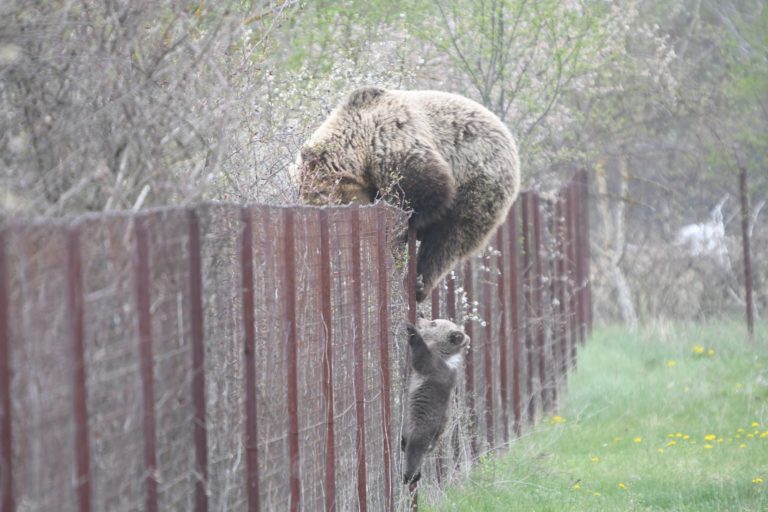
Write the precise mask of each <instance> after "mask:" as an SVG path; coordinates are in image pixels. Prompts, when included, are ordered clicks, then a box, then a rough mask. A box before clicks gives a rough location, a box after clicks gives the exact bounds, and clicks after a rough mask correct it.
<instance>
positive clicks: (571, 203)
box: [566, 182, 579, 365]
mask: <svg viewBox="0 0 768 512" xmlns="http://www.w3.org/2000/svg"><path fill="white" fill-rule="evenodd" d="M575 196H576V187H575V186H574V184H573V182H571V183H569V184H568V188H567V198H568V200H567V202H566V219H567V220H566V226H567V227H566V233H567V240H568V244H567V248H568V252H567V254H568V260H567V261H568V266H567V268H568V319H569V320H568V327H569V329H568V330H569V334H570V342H569V344H570V348H571V355H570V361H571V365H575V364H576V345H577V343H578V338H579V324H578V301H577V300H576V291H577V286H578V283H577V281H576V211H577V210H576V199H575Z"/></svg>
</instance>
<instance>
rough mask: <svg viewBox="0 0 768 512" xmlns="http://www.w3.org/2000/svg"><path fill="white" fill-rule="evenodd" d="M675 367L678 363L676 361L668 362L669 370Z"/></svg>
mask: <svg viewBox="0 0 768 512" xmlns="http://www.w3.org/2000/svg"><path fill="white" fill-rule="evenodd" d="M675 365H677V361H675V360H674V359H670V360H669V361H667V368H674V367H675Z"/></svg>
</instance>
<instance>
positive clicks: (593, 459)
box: [589, 455, 600, 462]
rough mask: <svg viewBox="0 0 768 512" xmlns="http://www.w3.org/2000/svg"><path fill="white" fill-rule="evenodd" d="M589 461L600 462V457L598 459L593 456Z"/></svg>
mask: <svg viewBox="0 0 768 512" xmlns="http://www.w3.org/2000/svg"><path fill="white" fill-rule="evenodd" d="M589 460H591V461H592V462H600V457H596V456H594V455H593V456H592V457H590V458H589Z"/></svg>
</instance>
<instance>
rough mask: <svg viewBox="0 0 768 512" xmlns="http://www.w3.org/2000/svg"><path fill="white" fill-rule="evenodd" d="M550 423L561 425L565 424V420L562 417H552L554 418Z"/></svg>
mask: <svg viewBox="0 0 768 512" xmlns="http://www.w3.org/2000/svg"><path fill="white" fill-rule="evenodd" d="M549 423H550V424H552V425H560V424H562V423H565V418H563V417H562V416H552V418H551V419H550V420H549Z"/></svg>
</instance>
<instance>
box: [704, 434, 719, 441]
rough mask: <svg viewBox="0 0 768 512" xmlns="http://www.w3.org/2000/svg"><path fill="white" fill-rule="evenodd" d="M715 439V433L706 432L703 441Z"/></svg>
mask: <svg viewBox="0 0 768 512" xmlns="http://www.w3.org/2000/svg"><path fill="white" fill-rule="evenodd" d="M715 439H717V436H716V435H715V434H707V435H705V436H704V440H705V441H714V440H715Z"/></svg>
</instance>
